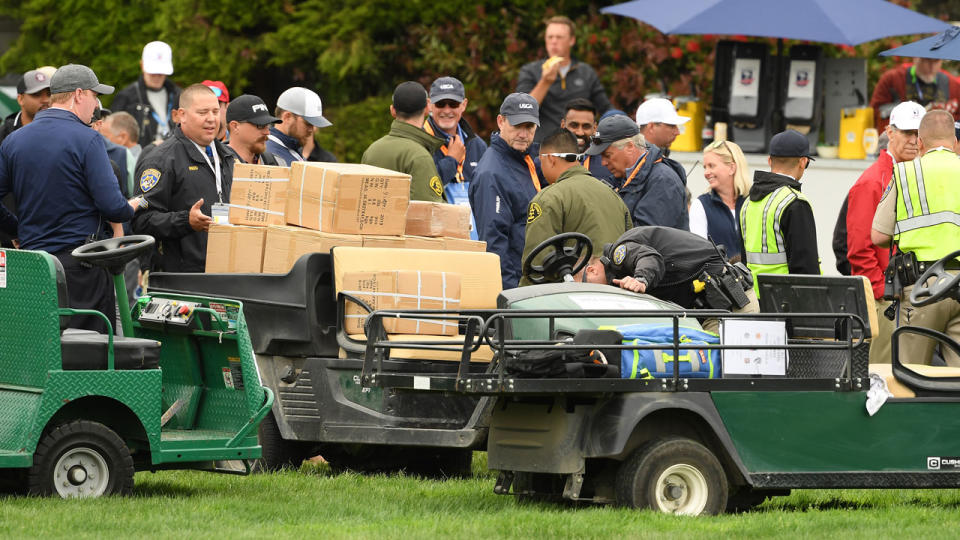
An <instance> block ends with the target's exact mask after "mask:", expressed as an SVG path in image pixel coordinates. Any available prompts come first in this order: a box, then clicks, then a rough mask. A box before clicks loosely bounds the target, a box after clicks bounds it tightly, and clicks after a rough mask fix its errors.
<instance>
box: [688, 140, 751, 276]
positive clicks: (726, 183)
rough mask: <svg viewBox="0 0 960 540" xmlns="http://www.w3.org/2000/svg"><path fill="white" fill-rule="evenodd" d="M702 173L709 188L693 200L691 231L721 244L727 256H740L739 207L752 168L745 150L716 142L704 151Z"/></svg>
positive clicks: (747, 191) (748, 182)
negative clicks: (744, 152) (744, 153)
mask: <svg viewBox="0 0 960 540" xmlns="http://www.w3.org/2000/svg"><path fill="white" fill-rule="evenodd" d="M703 176H704V177H705V178H706V179H707V182H708V183H709V184H710V191H708V192H706V193H704V194H703V195H700V196H699V197H697V198H696V199H694V200H693V201H692V202H691V203H690V232H692V233H694V234H696V235H698V236H702V237H703V238H707V236H708V235H709V236H710V237H711V238H713V241H714V242H716V243H717V244H719V245H722V246H723V247H724V248H725V249H726V252H727V257H729V258H730V259H733V258H734V257H738V258H739V257H740V231H739V229H738V225H737V224H738V223H739V222H740V207H741V206H742V205H743V201H744V200H745V197H746V196H747V194H748V193H750V171H749V169H747V160H746V158H745V157H744V156H743V150H741V149H740V147H739V146H737V144H736V143H732V142H730V141H714V142H713V143H711V144H710V145H709V146H707V148H706V149H704V151H703Z"/></svg>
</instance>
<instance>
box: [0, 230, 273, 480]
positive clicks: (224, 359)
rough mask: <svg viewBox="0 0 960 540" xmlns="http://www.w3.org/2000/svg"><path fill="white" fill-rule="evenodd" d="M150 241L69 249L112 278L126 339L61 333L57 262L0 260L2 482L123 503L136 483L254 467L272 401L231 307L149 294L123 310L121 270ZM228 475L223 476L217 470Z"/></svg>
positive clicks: (30, 255)
mask: <svg viewBox="0 0 960 540" xmlns="http://www.w3.org/2000/svg"><path fill="white" fill-rule="evenodd" d="M153 243H154V241H153V238H151V237H146V236H130V237H125V238H119V239H110V240H104V241H100V242H94V243H91V244H87V245H85V246H82V247H81V248H78V249H77V250H75V251H74V252H73V256H74V257H75V258H76V259H78V260H80V261H81V262H84V263H87V264H91V265H97V266H101V267H105V268H107V269H108V270H109V271H110V273H111V274H113V276H114V285H115V288H116V291H117V298H118V304H119V309H120V318H121V323H122V329H123V335H122V336H114V335H113V332H112V331H111V332H110V333H108V334H101V333H97V332H92V331H86V330H74V329H69V328H68V325H69V321H70V317H72V316H75V315H92V316H95V317H101V318H102V319H103V320H104V321H105V322H106V324H107V327H108V328H112V327H113V325H112V321H109V320H108V319H107V317H106V316H105V315H103V314H102V313H100V312H97V311H91V310H80V309H70V308H68V307H65V306H66V305H67V290H66V278H65V275H64V271H63V268H62V266H61V265H60V263H59V261H58V260H57V259H56V258H54V257H52V256H50V255H49V254H47V253H44V252H37V251H24V250H0V411H3V412H2V413H0V481H3V482H4V483H6V484H13V485H14V486H15V487H18V488H19V489H21V490H22V489H26V490H27V491H29V493H31V494H38V495H54V494H55V495H59V496H61V497H97V496H101V495H110V494H124V493H129V492H130V491H131V489H132V487H133V475H134V472H135V471H138V470H151V471H154V470H159V469H176V468H195V469H210V470H218V469H217V467H216V466H215V462H217V461H225V460H253V459H256V458H259V457H260V455H261V449H260V446H259V445H258V443H257V427H258V425H259V423H260V420H261V419H263V417H264V416H265V415H266V414H267V413H268V412H269V411H270V407H271V406H272V404H273V394H272V393H271V392H270V391H269V390H268V389H266V388H264V387H263V386H262V385H261V384H260V380H259V376H258V374H257V368H256V364H255V360H254V356H253V353H252V352H251V346H250V338H249V336H248V334H247V327H246V322H245V321H244V318H243V306H242V305H241V303H240V302H237V301H234V300H228V299H216V298H207V297H199V296H194V297H188V296H178V295H169V294H165V295H160V294H158V295H153V296H149V297H142V298H140V299H139V300H138V302H137V304H136V305H135V306H134V309H133V310H131V309H130V308H129V303H128V301H127V295H126V290H125V288H124V286H123V279H122V277H121V275H120V273H121V270H122V269H123V267H124V265H125V264H126V263H127V262H128V261H130V260H133V259H134V258H136V257H137V256H138V255H139V254H141V253H144V252H146V251H148V250H150V249H151V248H152V246H153ZM224 470H225V471H226V469H224Z"/></svg>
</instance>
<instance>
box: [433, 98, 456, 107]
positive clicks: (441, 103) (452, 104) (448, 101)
mask: <svg viewBox="0 0 960 540" xmlns="http://www.w3.org/2000/svg"><path fill="white" fill-rule="evenodd" d="M460 103H462V102H460V101H453V100H452V99H444V100H440V101H438V102H436V103H434V104H433V106H434V107H436V108H437V109H456V108H458V107H459V106H460Z"/></svg>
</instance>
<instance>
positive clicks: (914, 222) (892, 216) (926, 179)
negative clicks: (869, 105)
mask: <svg viewBox="0 0 960 540" xmlns="http://www.w3.org/2000/svg"><path fill="white" fill-rule="evenodd" d="M921 111H922V109H921ZM956 144H957V138H956V135H955V132H954V127H953V116H952V115H951V114H950V113H948V112H947V111H943V110H934V111H929V112H927V113H926V114H924V115H923V119H921V120H920V129H919V135H918V137H917V146H918V147H919V151H918V152H917V155H918V156H920V157H918V158H917V159H914V160H913V161H907V162H900V163H896V164H894V167H893V178H892V179H891V180H890V185H889V186H888V187H887V192H886V193H885V194H884V196H883V199H881V200H880V204H879V205H878V206H877V211H876V213H875V214H874V217H873V230H871V231H870V239H871V240H873V243H874V244H877V245H878V246H881V247H886V246H889V245H890V242H891V241H895V242H896V244H897V247H898V248H899V253H898V254H897V255H895V256H894V257H892V258H891V259H890V264H891V266H893V267H894V268H897V267H899V268H901V269H906V268H908V265H907V264H905V262H904V259H903V258H904V257H906V258H909V259H911V260H912V259H915V260H916V264H913V263H912V262H911V264H910V265H909V268H913V269H914V271H913V272H912V273H911V272H909V271H907V270H904V271H903V272H902V274H901V276H900V283H901V284H902V285H903V286H904V287H903V290H902V292H901V291H890V295H891V296H893V295H897V296H899V297H900V298H902V300H901V301H900V309H899V313H898V315H897V317H898V320H897V324H898V325H906V324H909V325H911V326H920V327H924V328H930V329H932V330H937V331H940V332H944V333H946V334H947V335H948V336H950V337H951V338H953V339H955V340H956V339H960V304H958V303H957V302H954V301H953V300H946V301H944V302H937V303H935V304H930V305H927V306H923V307H917V306H914V305H913V304H912V303H911V302H910V300H909V298H910V292H911V290H912V289H913V284H914V283H915V282H916V281H917V279H919V278H920V274H921V273H922V272H923V271H924V270H925V269H926V268H927V267H929V266H930V265H931V264H932V263H934V262H936V261H937V260H939V259H941V258H943V257H945V256H947V255H948V254H950V253H951V252H953V251H954V250H956V249H957V247H958V246H960V225H958V224H960V190H958V189H957V187H956V185H957V178H958V176H960V160H958V159H957V155H956V154H955V153H954V147H955V145H956ZM958 268H960V262H957V261H952V262H951V263H948V264H947V269H950V270H956V269H958ZM888 279H889V278H888ZM935 345H936V342H935V341H934V340H932V339H929V338H927V337H925V336H913V335H909V334H907V335H903V336H901V337H900V352H899V357H900V359H901V360H902V361H904V362H911V363H925V364H929V363H930V361H931V357H932V355H933V348H934V346H935ZM941 349H943V353H944V354H943V357H944V360H945V361H946V363H947V365H948V366H953V367H960V358H958V357H957V354H956V353H955V352H954V351H953V350H952V349H951V348H950V347H941Z"/></svg>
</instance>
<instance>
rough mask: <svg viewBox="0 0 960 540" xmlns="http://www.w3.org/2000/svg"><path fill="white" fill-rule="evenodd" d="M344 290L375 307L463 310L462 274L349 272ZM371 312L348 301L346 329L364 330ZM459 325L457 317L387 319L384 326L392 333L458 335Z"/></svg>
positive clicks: (351, 332) (414, 271)
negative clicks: (447, 318)
mask: <svg viewBox="0 0 960 540" xmlns="http://www.w3.org/2000/svg"><path fill="white" fill-rule="evenodd" d="M385 264H389V262H387V261H385ZM341 292H344V293H347V294H351V295H354V296H357V297H358V298H360V299H361V300H363V301H364V302H365V303H366V304H367V305H369V306H370V307H371V308H373V309H374V310H377V309H394V310H405V311H406V310H417V309H450V310H459V309H460V274H456V273H452V272H421V271H416V270H395V271H379V272H347V273H345V274H344V275H343V289H342V291H341ZM367 315H368V313H367V312H366V310H364V309H363V308H362V307H360V306H358V305H357V304H355V303H353V302H347V305H346V313H345V321H344V330H345V331H346V332H347V333H348V334H361V333H363V323H364V322H365V321H366V318H367ZM457 326H458V324H457V320H456V319H449V320H430V319H390V320H384V329H385V330H386V331H387V332H388V333H391V334H423V335H434V336H454V335H457Z"/></svg>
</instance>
